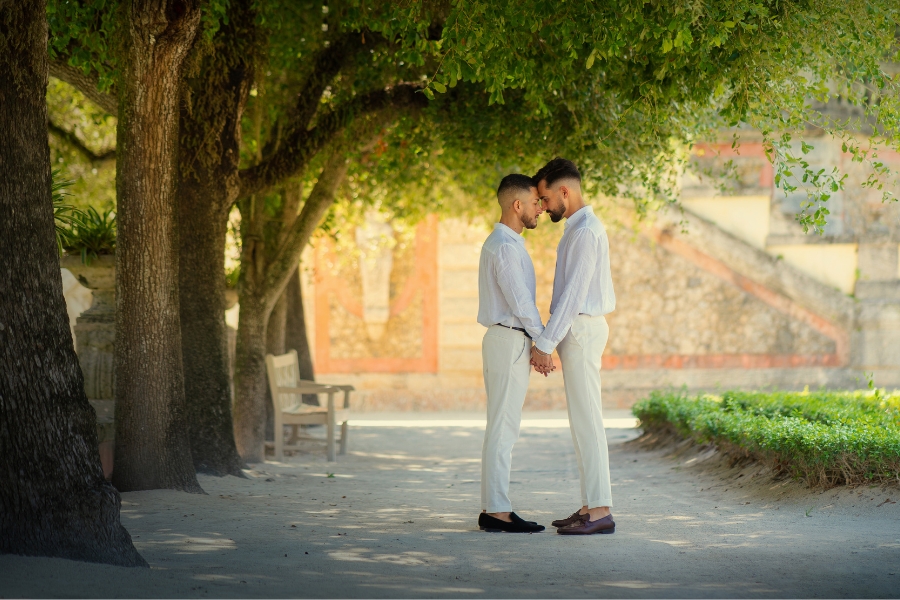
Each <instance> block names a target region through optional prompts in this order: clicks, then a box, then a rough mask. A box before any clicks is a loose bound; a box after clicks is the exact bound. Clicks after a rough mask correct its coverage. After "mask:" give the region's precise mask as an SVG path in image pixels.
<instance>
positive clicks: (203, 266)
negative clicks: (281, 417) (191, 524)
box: [178, 180, 243, 476]
mask: <svg viewBox="0 0 900 600" xmlns="http://www.w3.org/2000/svg"><path fill="white" fill-rule="evenodd" d="M217 192H218V193H221V192H222V190H211V189H207V188H204V187H202V186H200V185H198V184H197V183H196V182H195V181H193V180H188V181H185V180H182V182H181V185H180V186H179V189H178V199H179V212H180V219H179V226H180V228H181V231H182V232H184V233H183V234H182V235H181V236H180V252H179V283H180V288H181V348H182V353H183V360H184V392H185V401H186V406H187V420H188V426H189V431H190V444H191V456H192V458H193V461H194V468H195V469H197V471H200V472H203V473H210V474H212V475H220V476H221V475H237V476H243V474H242V473H241V466H242V463H241V458H240V456H239V455H238V453H237V447H236V446H235V445H234V425H233V423H232V418H231V375H230V372H229V366H228V338H227V331H226V325H225V312H224V311H225V276H224V273H225V250H224V249H225V233H226V230H227V220H226V219H227V217H226V215H224V214H223V212H224V211H222V210H221V209H220V208H219V207H218V203H215V202H214V201H213V200H212V199H210V198H208V195H210V194H215V193H217Z"/></svg>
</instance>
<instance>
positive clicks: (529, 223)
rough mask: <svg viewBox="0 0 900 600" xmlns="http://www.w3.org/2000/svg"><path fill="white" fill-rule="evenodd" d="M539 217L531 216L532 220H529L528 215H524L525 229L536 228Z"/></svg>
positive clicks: (523, 223)
mask: <svg viewBox="0 0 900 600" xmlns="http://www.w3.org/2000/svg"><path fill="white" fill-rule="evenodd" d="M537 222H538V218H537V215H535V216H533V217H531V220H530V221H529V220H528V217H525V216H523V217H522V225H524V226H525V229H534V228H536V227H537Z"/></svg>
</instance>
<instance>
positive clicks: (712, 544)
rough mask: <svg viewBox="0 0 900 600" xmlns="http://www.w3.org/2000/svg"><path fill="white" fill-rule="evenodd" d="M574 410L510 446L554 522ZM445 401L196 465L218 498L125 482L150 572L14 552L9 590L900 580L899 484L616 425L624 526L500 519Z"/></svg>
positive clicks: (396, 590)
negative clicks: (230, 464) (438, 411)
mask: <svg viewBox="0 0 900 600" xmlns="http://www.w3.org/2000/svg"><path fill="white" fill-rule="evenodd" d="M561 416H562V415H560V414H558V413H555V414H549V415H526V421H525V427H524V428H523V431H522V436H521V439H520V441H519V444H518V445H517V446H516V449H515V453H514V456H513V460H514V463H513V469H514V472H513V483H512V489H511V496H512V498H513V502H514V505H515V508H516V510H517V511H518V512H519V514H520V515H522V516H525V517H527V518H529V519H535V520H538V521H539V522H541V523H544V524H547V525H549V522H550V520H552V519H553V518H557V517H563V516H566V515H568V514H569V513H570V512H572V510H573V509H574V508H575V507H576V506H577V505H578V503H579V502H578V494H577V490H578V479H577V470H576V467H575V462H574V455H573V452H572V442H571V438H570V436H569V432H568V429H567V428H566V422H565V421H564V420H563V419H560V418H559V417H561ZM450 417H451V418H450V419H449V420H447V415H444V417H443V418H442V419H439V418H435V417H430V418H429V417H428V416H427V415H418V419H419V422H418V423H417V422H415V421H411V420H410V419H409V417H403V416H402V415H394V416H390V418H381V419H378V418H377V415H367V419H368V420H367V421H366V422H363V421H360V422H359V423H358V424H357V426H355V427H353V429H352V430H351V452H350V454H349V455H348V456H346V457H341V459H340V460H339V461H338V462H337V463H327V462H325V460H324V458H323V456H322V454H321V453H320V452H321V446H317V445H316V444H313V443H310V444H309V449H310V453H301V454H297V455H295V456H293V457H290V458H288V459H286V461H285V462H283V463H275V462H267V463H265V464H262V465H258V466H257V468H255V469H253V470H251V471H248V479H239V478H235V477H227V478H215V477H203V476H201V478H200V482H201V484H202V485H203V487H204V489H205V490H206V491H207V493H208V495H191V494H184V493H178V492H170V491H152V492H137V493H128V494H123V511H122V520H123V522H124V523H125V525H126V527H127V528H128V530H129V531H130V532H131V534H132V536H133V537H134V541H135V545H136V546H137V548H138V549H139V550H140V552H141V553H142V554H143V556H144V557H145V558H146V559H147V561H148V562H149V563H150V565H151V568H150V569H125V568H118V567H110V566H104V565H95V564H88V563H79V562H73V561H65V560H58V559H46V558H26V557H19V556H0V596H4V597H22V596H28V597H59V596H63V597H184V598H193V597H200V598H203V597H269V596H272V597H285V596H308V597H395V596H402V597H438V598H444V597H461V598H466V597H607V596H609V597H898V596H900V502H898V501H900V497H898V495H900V492H898V488H897V487H871V488H869V487H864V488H854V489H847V488H844V489H835V490H829V491H824V492H822V491H810V490H806V489H804V488H803V487H802V486H800V485H799V484H797V483H794V482H791V481H789V480H788V481H775V480H773V479H772V477H771V476H770V475H768V474H765V473H761V472H760V470H759V469H758V468H754V467H750V468H746V467H745V468H737V467H735V468H729V467H728V466H727V465H723V464H722V461H721V460H719V459H717V458H716V457H714V456H713V455H712V454H711V453H709V452H706V453H704V452H702V451H689V452H682V453H680V454H679V455H677V456H672V455H671V452H670V451H666V450H647V449H645V448H641V447H638V446H637V445H636V444H635V443H634V442H629V440H632V439H634V438H635V437H636V435H637V432H636V430H634V429H627V428H616V429H609V430H608V434H609V439H610V454H611V462H612V476H613V481H614V483H613V486H614V487H613V495H614V498H615V502H616V506H615V507H614V509H613V513H614V515H615V519H616V522H617V527H618V531H617V532H616V534H615V535H604V536H586V537H568V536H565V537H564V536H560V535H557V534H556V533H555V532H553V530H552V529H550V530H548V532H545V533H542V534H534V535H528V534H499V533H494V534H492V533H485V532H481V531H479V530H478V529H477V526H476V523H475V519H476V517H477V513H478V509H479V506H478V505H479V498H480V487H479V485H480V484H479V479H480V452H481V440H482V429H483V427H480V426H479V415H474V414H468V415H451V416H450ZM608 417H610V419H612V418H616V419H621V421H616V422H612V421H611V422H612V423H616V424H619V425H624V426H627V425H629V424H630V423H629V421H628V415H627V414H625V413H623V414H617V415H615V414H608ZM423 419H424V421H423ZM377 421H380V422H377ZM442 421H443V422H442ZM467 422H468V423H467ZM887 499H890V500H891V501H893V502H885V500H887Z"/></svg>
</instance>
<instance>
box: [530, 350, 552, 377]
mask: <svg viewBox="0 0 900 600" xmlns="http://www.w3.org/2000/svg"><path fill="white" fill-rule="evenodd" d="M531 364H532V366H533V367H534V370H535V371H537V372H538V373H540V374H541V375H543V376H544V377H546V376H547V375H548V374H549V373H550V372H551V371H555V370H556V365H555V364H553V356H551V355H550V354H544V353H543V352H541V351H540V350H538V349H537V346H532V347H531Z"/></svg>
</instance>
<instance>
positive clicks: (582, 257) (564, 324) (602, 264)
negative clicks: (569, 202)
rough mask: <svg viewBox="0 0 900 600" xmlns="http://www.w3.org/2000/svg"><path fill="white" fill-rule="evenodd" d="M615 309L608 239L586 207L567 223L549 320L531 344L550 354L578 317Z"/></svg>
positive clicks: (594, 315)
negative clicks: (541, 332) (538, 336)
mask: <svg viewBox="0 0 900 600" xmlns="http://www.w3.org/2000/svg"><path fill="white" fill-rule="evenodd" d="M615 308H616V293H615V292H614V291H613V283H612V274H611V273H610V270H609V238H608V237H607V235H606V229H605V228H604V227H603V223H601V222H600V219H598V218H597V216H596V215H595V214H594V209H593V207H590V206H585V207H584V208H582V209H581V210H579V211H577V212H576V213H575V214H573V215H572V216H571V217H569V218H568V219H567V220H566V228H565V231H564V232H563V236H562V239H560V240H559V246H557V248H556V273H555V274H554V276H553V300H552V301H551V302H550V315H551V316H550V320H549V321H547V327H546V328H545V329H544V333H543V334H541V337H540V338H535V342H534V345H535V346H537V348H538V350H540V351H541V352H545V353H547V354H549V353H551V352H553V350H554V349H555V348H556V345H557V344H559V343H560V342H561V341H562V339H563V338H564V337H566V333H568V332H569V328H570V327H571V326H572V321H574V320H575V317H577V316H578V315H579V314H586V315H590V316H592V317H597V316H601V315H605V314H607V313H611V312H612V311H613V310H615Z"/></svg>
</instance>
